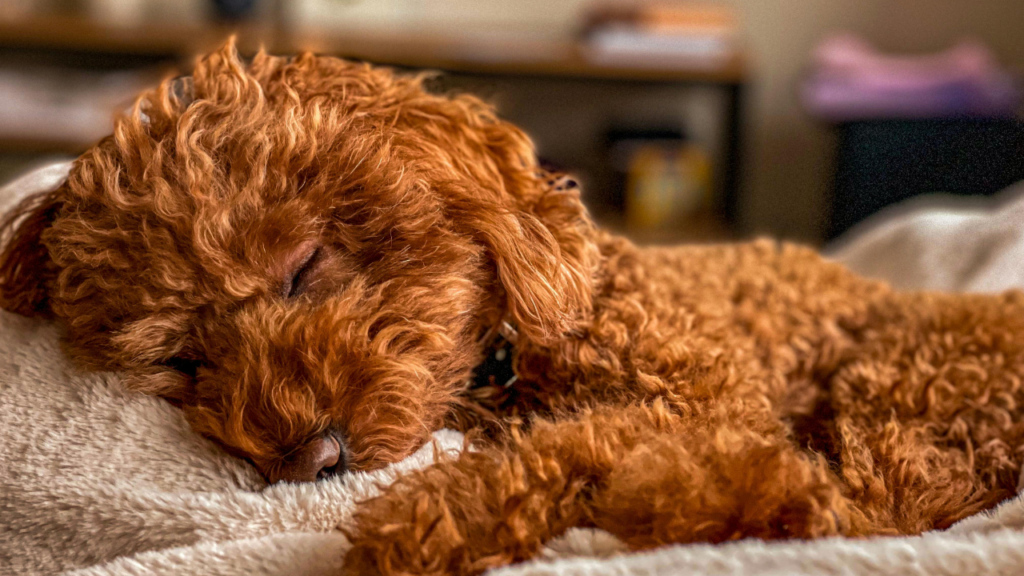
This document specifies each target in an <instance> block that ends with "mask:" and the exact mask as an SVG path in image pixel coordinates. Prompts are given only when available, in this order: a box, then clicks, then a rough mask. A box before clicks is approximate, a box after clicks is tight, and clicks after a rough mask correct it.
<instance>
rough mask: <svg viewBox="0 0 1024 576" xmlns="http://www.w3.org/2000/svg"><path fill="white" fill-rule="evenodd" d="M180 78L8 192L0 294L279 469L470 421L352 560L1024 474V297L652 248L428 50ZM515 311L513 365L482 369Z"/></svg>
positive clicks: (761, 531)
mask: <svg viewBox="0 0 1024 576" xmlns="http://www.w3.org/2000/svg"><path fill="white" fill-rule="evenodd" d="M191 78H192V80H191V83H189V84H188V85H187V86H186V88H187V93H183V92H182V89H181V88H182V87H181V84H180V83H176V82H174V81H171V80H169V81H167V82H165V83H163V84H162V85H161V86H160V87H159V88H157V89H156V90H154V91H152V92H149V93H147V94H144V95H142V96H141V97H140V99H139V100H138V103H137V105H136V106H135V108H134V110H133V111H132V112H131V113H130V114H127V115H125V116H124V117H122V118H120V119H119V120H118V122H117V124H116V128H115V131H114V134H113V135H112V136H110V137H108V138H106V139H104V140H102V141H101V142H99V143H98V144H96V145H95V146H94V147H93V148H92V149H91V150H89V151H88V152H87V153H86V154H84V155H83V156H82V157H81V158H79V159H78V161H77V162H76V163H75V165H74V168H73V169H72V172H71V175H70V177H69V178H68V180H67V182H66V183H65V184H64V185H62V186H61V187H60V188H58V189H57V190H56V191H54V192H53V193H50V194H48V195H46V196H44V197H39V198H33V199H30V200H29V201H27V202H26V203H25V204H23V205H22V206H21V207H20V208H19V209H18V210H16V211H15V212H14V213H13V214H12V215H11V216H9V218H8V220H7V222H6V225H5V227H4V229H5V230H6V231H7V233H8V235H9V236H10V237H11V238H10V240H9V241H8V243H7V245H6V248H5V251H4V253H3V255H2V262H0V269H2V271H3V272H2V278H0V300H2V304H3V306H4V307H5V308H7V309H9V310H14V311H17V312H20V313H22V314H27V315H40V316H50V317H54V318H56V319H57V320H58V321H60V322H61V323H62V324H63V325H64V326H65V328H66V331H67V350H68V352H69V354H70V355H71V356H72V357H73V358H74V359H75V360H77V361H78V362H79V363H80V364H81V365H82V366H84V367H86V368H90V369H103V370H119V371H123V372H125V373H126V374H127V375H128V377H129V378H130V380H129V383H130V385H131V386H132V387H134V388H135V389H138V390H140V391H144V392H148V393H152V394H158V395H161V396H164V397H167V398H168V399H170V400H172V401H174V402H175V403H177V404H179V405H180V406H182V408H183V410H184V411H185V414H186V416H187V418H188V419H189V421H190V422H191V424H192V426H193V427H194V428H195V429H196V430H197V431H199V432H200V433H202V434H205V435H207V436H209V437H210V438H213V439H215V440H217V441H218V442H220V443H221V444H222V445H223V446H224V447H225V448H226V449H227V450H229V451H231V452H233V453H235V454H238V455H240V456H243V457H246V458H248V459H249V460H250V461H252V462H253V463H254V464H255V465H256V467H257V468H258V469H260V470H261V471H262V472H263V473H264V474H266V475H268V476H272V475H273V472H274V471H275V470H276V469H278V468H280V467H281V466H283V465H285V464H286V463H287V462H288V461H289V458H290V457H292V456H293V454H294V453H295V452H296V450H298V449H299V448H301V447H302V446H303V445H304V444H305V443H307V442H309V441H310V440H311V439H313V438H315V437H317V436H318V435H320V434H322V433H323V432H324V431H325V430H337V431H339V433H340V434H341V435H342V436H343V438H344V439H345V441H346V443H347V444H348V449H349V451H350V452H351V465H352V466H353V467H355V468H359V469H370V468H375V467H379V466H381V465H383V464H385V463H387V462H393V461H395V460H397V459H400V458H401V457H403V456H405V455H407V454H409V453H410V452H411V451H412V450H414V449H415V448H416V447H417V446H419V445H421V444H422V443H423V442H424V441H425V440H426V438H427V437H428V435H429V433H430V432H431V431H433V430H435V429H437V428H439V427H441V426H442V425H443V424H444V423H445V422H448V423H450V424H451V423H455V424H457V425H459V426H461V427H462V428H464V429H470V428H480V429H481V430H483V431H484V432H485V433H484V435H482V436H480V439H481V445H480V449H479V450H476V451H472V452H467V453H466V454H464V455H463V456H462V457H460V458H458V459H455V460H449V461H444V462H441V463H439V464H437V465H435V466H433V467H431V468H429V469H427V470H425V471H423V472H419V473H413V474H410V475H408V476H406V477H404V478H402V479H401V480H399V481H398V482H397V483H396V484H395V485H394V486H392V487H391V488H390V489H389V490H388V491H386V492H385V493H384V495H382V496H380V497H379V498H376V499H374V500H371V501H368V502H365V503H364V504H363V505H362V507H361V509H360V510H359V511H358V513H357V515H356V525H355V528H354V529H353V530H352V532H351V535H350V536H351V538H352V540H353V544H354V546H353V548H352V551H351V552H350V553H349V556H348V558H347V565H348V566H349V568H350V569H351V570H354V571H357V573H364V572H365V573H382V574H411V573H416V574H475V573H479V572H481V571H483V570H485V569H487V568H490V567H494V566H500V565H503V564H507V563H510V562H515V561H519V560H523V559H527V558H530V557H531V556H533V555H534V554H535V553H536V552H537V551H538V549H539V548H540V546H541V544H542V543H543V542H544V541H546V540H547V539H549V538H551V537H553V536H556V535H558V534H559V533H561V532H563V531H564V530H565V529H567V528H569V527H572V526H597V527H600V528H603V529H605V530H608V531H609V532H611V533H613V534H615V535H617V536H619V537H620V538H622V539H623V540H624V541H625V542H627V543H628V544H630V545H631V546H633V547H635V548H650V547H654V546H659V545H662V544H666V543H672V542H722V541H727V540H732V539H737V538H745V537H758V538H765V539H773V538H813V537H819V536H827V535H835V534H844V535H873V534H914V533H918V532H921V531H923V530H928V529H932V528H937V527H944V526H948V525H950V524H951V523H953V522H955V521H956V520H958V519H960V518H963V517H964V516H967V515H969V514H972V513H974V512H977V511H979V510H982V509H985V508H987V507H991V506H992V505H994V504H995V503H997V502H998V501H1000V500H1002V499H1004V498H1006V497H1008V496H1010V495H1011V494H1012V493H1013V492H1014V488H1015V486H1016V482H1017V476H1018V472H1019V470H1020V467H1021V464H1022V460H1024V456H1022V447H1024V423H1022V422H1021V418H1020V416H1021V412H1022V411H1024V408H1022V406H1024V390H1022V389H1021V377H1022V375H1024V295H1022V294H1020V293H1016V292H1014V293H1007V294H1004V295H1000V296H967V295H945V294H926V293H900V292H895V291H893V290H891V289H889V288H888V287H887V286H886V285H884V284H882V283H878V282H874V281H869V280H865V279H862V278H859V277H856V276H855V275H853V274H851V273H849V272H848V271H846V270H845V269H843V268H842V267H840V266H838V265H836V264H833V263H829V262H827V261H824V260H822V259H821V258H820V257H819V256H818V255H817V254H816V253H815V252H813V251H812V250H810V249H807V248H802V247H798V246H793V245H788V244H782V245H780V244H776V243H773V242H769V241H759V242H754V243H748V244H736V245H723V246H687V247H676V248H638V247H636V246H633V245H632V244H630V243H629V242H627V241H626V240H623V239H621V238H617V237H614V236H612V235H610V234H608V233H605V232H603V231H600V230H597V229H595V228H594V227H593V225H592V224H591V222H590V220H589V218H588V216H587V214H586V211H585V210H584V208H583V206H582V204H581V203H580V199H579V193H578V190H577V189H575V187H573V186H569V185H566V183H565V179H564V178H561V177H560V175H557V174H550V173H547V172H545V171H544V170H542V169H541V168H540V167H539V165H538V163H537V160H536V158H535V156H534V152H533V149H532V145H531V143H530V141H529V139H528V138H527V137H526V136H525V135H524V134H523V133H522V132H521V131H519V130H518V129H517V128H515V127H514V126H512V125H511V124H509V123H507V122H505V121H502V120H500V119H499V118H497V117H496V116H495V114H494V112H493V110H492V109H491V108H490V107H489V106H487V105H485V104H484V103H482V102H481V101H479V100H477V99H476V98H473V97H471V96H467V95H436V94H431V93H430V92H428V91H427V90H425V89H424V81H425V77H424V76H406V75H399V74H396V73H393V72H392V71H390V70H387V69H383V68H375V67H371V66H368V65H365V64H357V63H352V62H346V61H342V60H338V59H333V58H325V57H316V56H313V55H310V54H303V55H300V56H298V57H296V58H294V59H284V58H275V57H271V56H267V55H265V54H262V53H261V54H258V55H257V56H256V57H255V59H254V60H253V61H252V62H251V63H249V64H244V63H242V62H241V61H240V60H239V58H238V57H237V55H236V53H235V51H234V47H233V45H231V44H229V45H227V46H225V47H224V48H223V49H222V50H220V51H219V52H216V53H214V54H211V55H209V56H207V57H205V58H203V59H201V60H200V61H199V63H198V65H197V67H196V69H195V71H194V73H193V75H192V77H191ZM314 246H315V247H318V249H317V251H316V252H314V253H313V254H315V256H309V258H314V257H315V261H314V263H313V264H311V265H310V268H309V270H310V272H309V276H307V277H305V278H303V279H302V280H301V284H302V288H303V290H302V293H301V294H299V295H298V296H293V295H292V293H291V288H290V287H292V286H293V284H294V283H295V282H300V280H299V279H297V278H293V277H290V276H289V271H290V270H292V269H294V268H295V265H296V262H298V261H300V260H302V258H305V257H306V256H303V255H304V254H307V253H309V251H310V250H311V248H312V247H314ZM502 320H510V321H512V322H513V323H515V324H516V326H517V327H518V329H519V334H520V337H519V342H518V343H517V351H516V357H515V366H516V373H517V375H518V380H517V382H516V383H515V385H514V386H512V387H510V388H508V389H504V388H495V389H485V390H466V389H465V388H466V387H465V383H466V381H467V379H468V378H469V376H470V373H471V371H472V369H473V367H474V366H475V365H477V364H478V363H479V362H480V361H481V359H482V357H483V354H484V352H485V351H484V350H483V344H482V343H481V335H482V334H485V333H487V332H488V330H490V329H491V328H492V327H494V326H495V325H497V324H498V323H499V322H501V321H502ZM484 436H486V437H484Z"/></svg>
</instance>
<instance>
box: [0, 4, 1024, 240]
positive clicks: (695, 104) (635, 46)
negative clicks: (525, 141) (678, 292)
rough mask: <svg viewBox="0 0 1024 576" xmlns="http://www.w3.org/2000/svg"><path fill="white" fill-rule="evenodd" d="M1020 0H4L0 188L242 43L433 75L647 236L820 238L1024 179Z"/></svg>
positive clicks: (603, 212) (621, 226) (69, 152)
mask: <svg viewBox="0 0 1024 576" xmlns="http://www.w3.org/2000/svg"><path fill="white" fill-rule="evenodd" d="M1022 25H1024V3H1022V2H1021V0H984V1H976V2H965V1H963V0H857V1H855V2H831V1H821V0H721V1H717V2H716V1H701V2H699V3H697V2H665V1H650V2H638V1H635V0H633V1H618V2H616V1H601V2H595V1H593V0H515V1H506V0H291V1H289V0H0V181H6V180H8V179H10V178H11V177H13V176H14V175H16V174H17V173H19V172H22V171H24V170H25V169H27V168H28V167H30V166H33V165H35V164H38V163H40V162H43V161H46V160H49V159H54V158H59V157H69V156H74V155H75V154H77V153H79V152H81V151H82V150H83V149H85V148H86V147H87V146H88V145H89V144H90V143H91V142H93V141H95V140H96V139H98V138H100V137H102V136H104V135H105V134H107V133H108V132H109V131H110V128H111V120H112V117H113V114H114V113H115V111H116V110H119V109H123V108H124V107H125V106H126V105H128V104H129V103H130V102H131V100H132V97H133V96H134V94H136V93H137V92H138V91H139V90H140V89H141V88H143V87H145V86H148V85H151V84H153V83H154V82H156V81H158V80H159V79H160V78H161V77H163V76H166V75H167V74H172V73H176V72H187V70H188V69H189V67H190V66H191V62H192V61H193V59H194V57H195V56H196V55H198V54H200V53H202V52H204V51H207V50H210V49H212V48H215V47H216V46H217V45H218V44H220V43H221V42H223V40H224V39H225V38H226V37H227V35H228V34H230V33H232V32H234V33H237V34H238V35H239V42H240V45H241V47H242V49H243V51H250V52H251V51H254V50H255V49H257V48H258V47H259V46H261V45H262V46H265V47H266V48H267V49H268V50H269V51H271V52H274V53H282V54H283V53H290V52H295V51H297V50H300V49H312V50H314V51H317V52H320V53H325V54H333V55H337V56H344V57H349V58H357V59H364V60H368V61H372V62H378V63H382V64H389V65H395V66H400V67H406V68H414V69H418V68H430V69H437V70H441V71H444V72H445V74H444V75H443V76H442V77H441V78H439V79H438V80H437V82H436V86H437V87H438V89H441V90H448V89H462V90H470V91H473V92H475V93H477V94H479V95H481V96H482V97H484V98H485V99H487V100H490V101H492V102H494V103H495V104H497V105H498V107H499V109H500V111H501V113H502V115H503V116H505V117H506V118H509V119H510V120H512V121H513V122H516V123H517V124H519V125H520V126H522V127H523V128H524V129H526V130H527V131H528V132H529V133H530V134H531V136H533V138H534V139H535V141H536V143H537V145H538V148H539V151H540V154H541V156H542V157H543V158H544V159H545V160H546V161H548V162H551V163H552V164H555V165H557V166H559V167H562V168H565V169H568V170H570V171H572V172H573V173H574V174H576V175H577V176H578V177H579V178H580V179H581V180H582V181H583V184H584V194H585V200H586V202H587V203H588V205H589V206H590V209H591V211H592V212H593V213H594V214H595V216H597V217H598V218H599V219H600V220H601V221H602V222H603V223H604V224H605V225H607V226H610V227H613V228H615V229H618V230H620V231H622V232H624V233H626V234H628V235H630V236H632V237H633V238H634V239H636V240H638V241H640V242H645V243H663V242H678V241H717V240H724V239H733V238H741V237H747V236H750V235H754V234H772V235H775V236H779V237H783V238H790V239H796V240H800V241H805V242H810V243H815V244H821V243H823V242H825V241H827V240H828V239H830V238H834V237H836V236H837V235H839V234H841V233H842V232H844V231H845V230H847V229H848V228H849V227H850V226H852V225H854V224H856V223H857V222H859V221H861V220H863V219H864V218H865V217H867V216H869V215H870V214H872V213H874V212H877V211H878V210H879V209H881V208H883V207H884V206H887V205H889V204H892V203H895V202H897V201H900V200H903V199H906V198H909V197H911V196H914V195H917V194H921V193H924V192H931V191H944V192H950V193H953V194H961V195H988V194H993V193H995V192H996V191H998V190H1000V189H1002V188H1004V187H1006V186H1008V185H1010V184H1012V183H1013V182H1015V181H1018V180H1024V124H1022V123H1021V121H1020V119H1019V118H1020V100H1021V99H1020V78H1021V76H1022V72H1024V34H1021V26H1022Z"/></svg>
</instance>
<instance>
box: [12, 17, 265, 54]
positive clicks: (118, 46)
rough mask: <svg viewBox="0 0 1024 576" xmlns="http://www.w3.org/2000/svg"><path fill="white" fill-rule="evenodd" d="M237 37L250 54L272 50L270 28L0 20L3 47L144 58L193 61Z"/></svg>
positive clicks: (59, 19)
mask: <svg viewBox="0 0 1024 576" xmlns="http://www.w3.org/2000/svg"><path fill="white" fill-rule="evenodd" d="M233 33H234V34H238V35H239V41H240V42H241V45H242V46H243V48H245V49H256V48H258V47H259V45H260V44H261V43H266V44H267V45H268V46H272V45H273V44H274V43H273V39H274V35H273V32H272V30H271V29H270V28H269V27H267V26H262V27H261V26H246V27H241V28H239V27H237V26H236V27H230V26H217V25H189V24H181V23H155V22H150V23H146V24H141V25H137V26H116V25H111V24H104V23H101V22H97V21H95V20H92V19H89V18H85V17H80V16H61V15H57V16H36V17H29V18H18V19H10V18H7V19H4V18H0V46H2V47H6V48H29V49H42V50H71V51H78V52H105V53H114V54H119V53H127V54H145V55H168V56H175V57H182V56H185V57H187V56H191V55H193V54H199V53H202V52H205V51H208V50H210V49H213V48H215V47H216V46H217V45H218V44H220V43H221V42H223V41H224V40H225V39H226V38H227V37H228V36H229V35H231V34H233Z"/></svg>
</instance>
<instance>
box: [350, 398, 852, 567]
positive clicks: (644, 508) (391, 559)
mask: <svg viewBox="0 0 1024 576" xmlns="http://www.w3.org/2000/svg"><path fill="white" fill-rule="evenodd" d="M750 430H751V426H750V423H749V422H736V423H735V425H730V424H729V418H725V420H724V421H722V420H721V419H719V418H718V417H716V416H714V415H711V416H709V415H704V416H699V417H698V416H694V417H685V418H684V417H681V416H679V415H677V414H673V413H672V412H671V411H670V410H668V409H667V408H665V406H664V405H663V404H662V403H661V402H655V403H654V404H653V405H651V406H647V407H627V408H624V407H603V408H599V409H597V410H595V411H593V412H587V413H585V414H582V415H577V416H574V417H572V418H571V419H565V420H560V421H556V422H537V423H535V425H534V426H533V427H532V428H531V430H530V432H529V434H527V435H526V436H525V437H523V438H520V439H518V440H516V441H515V442H514V443H513V445H512V446H510V447H506V448H485V449H483V450H480V451H477V452H470V453H466V454H463V455H462V456H461V457H460V458H459V459H458V460H454V461H448V462H442V463H440V464H438V465H435V466H433V467H431V468H429V469H427V470H424V471H421V472H418V473H414V474H411V475H409V476H406V477H404V478H402V479H400V480H399V481H398V482H397V483H396V484H395V485H393V486H392V487H391V488H390V489H389V490H388V491H387V492H386V493H385V494H383V495H382V496H380V497H378V498H376V499H374V500H371V501H369V502H366V503H364V504H363V505H362V506H361V507H360V509H359V510H358V511H357V513H356V517H355V528H354V530H353V532H352V534H351V537H352V541H353V548H352V550H351V551H350V552H349V555H348V557H347V559H346V566H347V568H348V569H349V571H350V573H352V574H460V575H462V574H467V575H468V574H478V573H480V572H483V571H484V570H486V569H488V568H493V567H496V566H501V565H505V564H509V563H513V562H518V561H522V560H526V559H529V558H531V557H532V556H534V555H535V554H536V553H537V551H538V550H539V549H540V548H541V546H542V545H543V544H544V542H546V541H547V540H549V539H551V538H552V537H554V536H557V535H559V534H560V533H562V532H563V531H565V530H566V529H567V528H569V527H572V526H596V527H599V528H604V529H606V530H608V531H610V532H612V533H613V534H616V535H617V536H619V537H621V538H623V539H624V540H625V541H626V542H627V543H629V544H630V545H632V546H634V547H637V548H643V547H651V546H656V545H659V544H665V543H670V542H698V541H701V542H721V541H725V540H730V539H735V538H741V537H746V536H756V537H762V538H787V537H814V536H822V535H828V534H836V533H856V532H857V531H858V530H857V528H856V527H855V526H854V525H853V524H855V523H856V521H855V519H856V518H857V516H856V514H852V513H851V512H850V510H848V508H847V505H846V501H845V499H844V498H843V497H842V496H841V494H840V491H839V489H838V488H837V487H836V485H835V484H834V483H833V481H834V478H832V477H830V475H829V473H828V472H827V471H826V470H825V466H824V465H823V464H821V463H819V462H816V461H814V460H812V459H811V458H809V457H807V456H804V455H801V454H800V453H799V452H798V451H797V450H796V448H795V447H792V446H791V445H790V444H789V443H788V442H785V441H784V440H783V439H781V438H779V439H773V438H769V437H766V436H764V435H759V434H757V433H754V432H751V431H750Z"/></svg>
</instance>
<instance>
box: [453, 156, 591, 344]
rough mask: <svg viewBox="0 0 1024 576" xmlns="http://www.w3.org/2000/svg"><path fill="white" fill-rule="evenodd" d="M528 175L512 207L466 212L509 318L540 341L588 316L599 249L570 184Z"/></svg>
mask: <svg viewBox="0 0 1024 576" xmlns="http://www.w3.org/2000/svg"><path fill="white" fill-rule="evenodd" d="M530 180H531V181H530V182H521V183H520V184H519V185H523V186H528V187H530V188H532V189H531V190H530V191H528V192H527V193H525V194H516V198H515V203H514V205H512V206H508V205H505V206H498V205H484V206H481V205H480V204H475V205H474V206H473V208H470V209H468V210H467V211H466V212H464V214H463V216H464V217H465V218H466V221H468V222H470V225H471V226H472V228H473V230H474V235H475V236H476V237H477V239H478V241H479V242H480V243H481V244H483V245H484V246H485V248H486V250H487V252H488V253H489V256H490V258H491V259H492V260H493V263H494V268H495V272H496V275H497V281H498V285H499V287H500V289H501V290H502V291H503V292H504V303H503V305H504V307H505V310H504V312H505V316H506V318H507V319H509V320H511V321H513V322H514V323H515V324H516V327H517V329H518V331H519V333H520V334H521V335H523V336H526V337H527V338H529V339H530V340H532V341H534V342H536V343H539V344H544V343H546V342H550V341H551V340H554V339H557V338H559V337H560V336H561V335H563V334H565V333H566V332H568V331H571V330H572V329H574V327H575V326H576V325H577V324H578V323H579V321H581V320H583V319H585V318H586V317H587V316H588V315H589V314H590V312H591V307H592V302H591V298H592V291H593V276H594V270H595V267H596V262H597V248H596V246H595V244H594V242H593V239H592V228H591V224H590V220H589V218H588V217H587V215H586V211H585V209H584V208H583V205H582V203H581V202H580V198H579V192H578V190H577V189H576V188H575V184H574V183H572V181H571V180H569V179H568V178H565V177H557V176H553V175H549V174H545V173H541V172H538V173H537V174H536V175H535V176H532V177H531V178H530ZM567 183H568V184H567ZM570 184H571V185H570Z"/></svg>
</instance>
